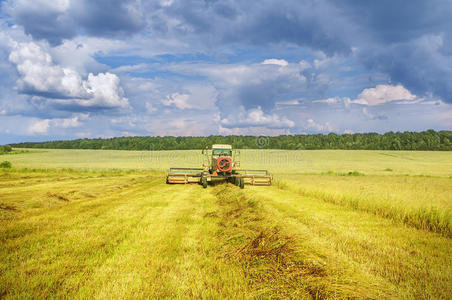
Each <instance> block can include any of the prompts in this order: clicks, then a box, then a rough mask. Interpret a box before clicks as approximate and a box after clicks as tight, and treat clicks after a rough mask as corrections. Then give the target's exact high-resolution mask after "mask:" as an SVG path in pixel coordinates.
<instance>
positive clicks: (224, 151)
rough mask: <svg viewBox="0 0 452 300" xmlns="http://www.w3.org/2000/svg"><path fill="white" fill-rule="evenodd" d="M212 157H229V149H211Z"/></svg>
mask: <svg viewBox="0 0 452 300" xmlns="http://www.w3.org/2000/svg"><path fill="white" fill-rule="evenodd" d="M212 151H213V153H212V154H213V155H228V156H231V149H213V150H212Z"/></svg>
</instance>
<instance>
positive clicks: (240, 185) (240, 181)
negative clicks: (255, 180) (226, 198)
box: [238, 178, 245, 189]
mask: <svg viewBox="0 0 452 300" xmlns="http://www.w3.org/2000/svg"><path fill="white" fill-rule="evenodd" d="M238 180H239V187H240V188H241V189H243V188H244V187H245V179H243V178H238Z"/></svg>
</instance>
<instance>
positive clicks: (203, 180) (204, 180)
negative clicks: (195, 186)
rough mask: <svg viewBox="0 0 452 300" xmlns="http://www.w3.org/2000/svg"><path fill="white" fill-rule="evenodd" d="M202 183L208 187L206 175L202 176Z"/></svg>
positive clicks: (204, 186)
mask: <svg viewBox="0 0 452 300" xmlns="http://www.w3.org/2000/svg"><path fill="white" fill-rule="evenodd" d="M201 184H202V187H203V188H206V187H207V178H206V177H203V178H201Z"/></svg>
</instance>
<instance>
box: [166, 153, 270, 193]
mask: <svg viewBox="0 0 452 300" xmlns="http://www.w3.org/2000/svg"><path fill="white" fill-rule="evenodd" d="M202 158H203V159H202V160H203V164H202V168H170V169H169V171H168V174H167V175H166V183H168V184H175V183H182V184H188V183H199V184H201V185H202V186H203V187H204V188H206V187H207V185H208V183H209V182H219V181H223V182H230V183H233V184H235V185H237V186H239V187H240V188H242V189H243V188H244V186H245V184H249V185H271V184H272V175H271V174H270V173H269V172H268V171H267V170H242V169H240V151H238V150H232V146H231V145H224V144H216V145H213V146H212V150H209V149H208V148H207V147H206V149H204V150H203V151H202Z"/></svg>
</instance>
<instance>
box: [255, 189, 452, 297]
mask: <svg viewBox="0 0 452 300" xmlns="http://www.w3.org/2000/svg"><path fill="white" fill-rule="evenodd" d="M250 189H251V190H252V194H253V197H254V198H256V199H260V201H261V202H262V203H263V205H264V209H265V211H266V213H267V214H269V215H271V216H273V217H274V220H275V222H277V223H279V224H282V226H284V228H286V230H287V232H288V234H291V235H295V236H297V237H299V241H300V242H301V243H302V244H301V245H302V246H301V247H302V249H304V252H306V253H311V255H314V256H316V257H317V259H318V260H319V261H320V263H321V264H324V265H325V268H326V269H329V270H330V272H332V273H336V274H337V283H339V284H338V285H337V289H338V293H339V295H342V296H345V297H347V296H350V294H349V293H350V292H351V291H352V290H354V291H355V292H356V291H361V293H362V294H361V296H362V297H365V296H369V295H370V294H374V295H377V296H378V295H380V296H383V297H385V296H386V297H387V296H388V295H391V294H392V295H393V296H398V297H402V298H444V299H446V298H449V297H450V295H452V288H451V285H450V283H451V282H452V261H451V260H450V250H451V249H452V240H451V239H449V238H447V237H444V236H441V235H439V234H436V233H432V232H428V231H425V230H418V229H415V228H411V227H406V226H403V225H401V224H398V223H394V222H392V221H391V220H388V219H385V218H381V217H379V216H375V215H373V214H372V213H366V212H362V211H357V210H354V209H352V208H348V207H344V206H341V205H335V204H332V203H328V202H325V201H322V200H320V199H317V198H315V197H307V196H303V195H300V194H298V193H294V192H291V191H289V190H281V189H278V187H269V188H266V189H259V188H250ZM356 275H359V276H358V278H357V276H356ZM383 289H384V290H383Z"/></svg>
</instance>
